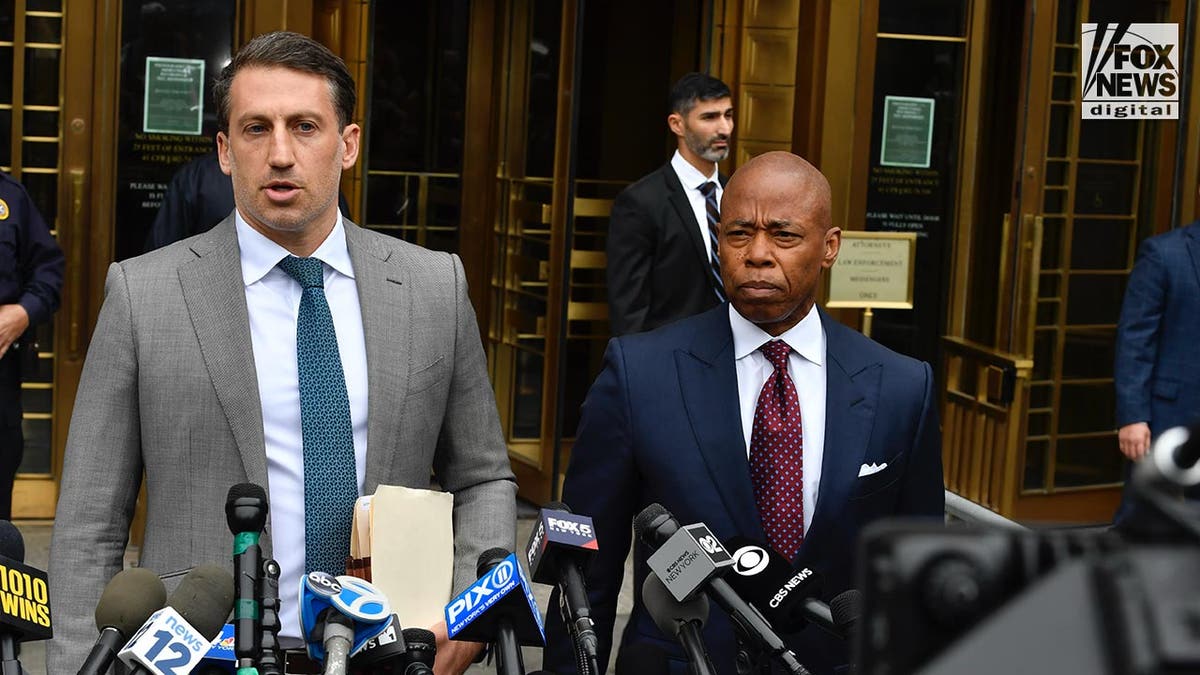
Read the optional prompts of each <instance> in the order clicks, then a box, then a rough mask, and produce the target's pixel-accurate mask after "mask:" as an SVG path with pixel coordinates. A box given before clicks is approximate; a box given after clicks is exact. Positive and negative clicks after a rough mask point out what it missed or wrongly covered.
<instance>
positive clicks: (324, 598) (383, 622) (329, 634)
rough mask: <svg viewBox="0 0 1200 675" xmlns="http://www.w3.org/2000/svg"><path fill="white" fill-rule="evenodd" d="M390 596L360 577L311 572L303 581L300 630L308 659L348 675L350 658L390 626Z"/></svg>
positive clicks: (328, 670) (327, 671)
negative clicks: (306, 648) (388, 597)
mask: <svg viewBox="0 0 1200 675" xmlns="http://www.w3.org/2000/svg"><path fill="white" fill-rule="evenodd" d="M391 619H392V609H391V606H390V605H389V604H388V599H387V596H385V595H384V594H383V593H381V592H380V591H379V589H378V588H375V586H373V585H371V583H370V582H368V581H364V580H362V579H359V578H357V577H352V576H349V575H342V576H339V577H334V576H333V575H331V574H326V573H325V572H309V573H308V574H307V575H305V576H304V578H302V579H301V580H300V630H301V631H302V632H303V634H304V641H305V643H306V644H307V646H308V656H309V658H312V659H313V660H315V661H321V662H323V663H324V664H325V672H326V673H345V672H346V670H347V662H348V660H349V658H350V656H352V655H354V654H356V653H357V652H358V651H359V650H360V649H362V648H363V647H365V646H366V644H367V642H368V641H370V639H371V638H373V637H376V636H377V635H379V634H380V633H382V632H383V631H385V630H386V629H387V627H388V626H389V625H390V624H391Z"/></svg>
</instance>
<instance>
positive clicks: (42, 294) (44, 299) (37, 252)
mask: <svg viewBox="0 0 1200 675" xmlns="http://www.w3.org/2000/svg"><path fill="white" fill-rule="evenodd" d="M21 215H22V216H23V219H22V223H21V228H22V232H21V237H20V240H19V241H20V246H21V250H20V252H19V254H18V258H19V260H20V265H21V279H22V283H23V287H22V289H21V296H20V298H19V299H18V300H17V302H18V304H20V305H21V306H22V307H24V308H25V312H26V313H27V314H29V325H30V326H36V325H37V324H40V323H45V322H46V321H49V320H50V318H51V317H52V316H53V315H54V312H55V311H56V310H58V304H59V299H60V294H61V292H62V284H63V252H62V249H60V248H59V247H58V242H56V241H54V237H52V236H50V228H48V227H46V221H45V220H44V219H43V218H42V214H41V213H40V212H39V211H38V210H37V207H36V206H34V204H33V200H32V199H30V198H29V193H27V192H25V189H24V188H21Z"/></svg>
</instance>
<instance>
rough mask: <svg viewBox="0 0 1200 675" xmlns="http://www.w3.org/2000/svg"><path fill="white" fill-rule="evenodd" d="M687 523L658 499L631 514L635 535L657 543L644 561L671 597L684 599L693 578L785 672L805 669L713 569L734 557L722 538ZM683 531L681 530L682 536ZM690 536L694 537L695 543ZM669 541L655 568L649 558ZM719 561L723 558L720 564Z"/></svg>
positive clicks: (802, 673) (800, 673)
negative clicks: (682, 526)
mask: <svg viewBox="0 0 1200 675" xmlns="http://www.w3.org/2000/svg"><path fill="white" fill-rule="evenodd" d="M689 528H692V529H690V530H689V529H688V528H681V527H680V526H679V521H678V520H675V516H672V515H671V513H670V512H669V511H667V510H666V509H665V508H663V506H662V505H661V504H658V503H654V504H651V505H650V506H647V507H646V508H645V509H643V510H642V512H641V513H639V514H638V515H637V517H636V518H634V519H633V529H634V531H635V532H637V535H638V537H639V538H641V540H642V541H643V542H645V543H646V544H647V545H648V546H650V547H651V548H654V549H659V550H656V551H655V553H654V555H652V556H651V557H650V559H648V560H647V562H648V563H650V569H651V570H653V571H654V573H655V575H657V576H658V577H659V579H662V580H663V584H664V585H666V587H667V590H669V591H671V595H672V596H674V597H675V599H677V600H680V601H683V600H686V599H688V596H689V595H690V593H688V592H687V591H688V590H689V588H691V587H692V585H693V584H694V588H692V592H693V593H694V592H695V591H696V590H703V591H704V592H705V593H706V594H708V597H709V598H710V599H711V600H712V601H713V602H715V603H717V605H718V606H719V607H720V608H721V609H723V610H725V612H726V613H728V614H729V618H730V619H732V620H733V622H734V625H736V626H737V627H738V630H739V631H740V632H741V634H742V636H743V637H744V638H745V639H746V640H748V641H750V642H751V643H752V644H753V645H754V647H755V648H757V649H758V650H759V651H761V652H763V653H766V654H768V655H769V656H771V657H773V658H775V659H777V660H778V661H779V662H780V663H782V664H783V665H784V667H785V668H786V669H787V670H788V672H790V673H793V674H794V675H807V673H808V670H807V669H805V668H804V666H802V665H800V662H799V661H798V660H797V659H796V655H795V654H793V653H792V652H791V651H790V650H788V648H787V646H786V645H785V644H784V643H783V640H781V639H780V638H779V635H777V634H776V633H775V631H774V630H772V629H771V626H770V624H768V623H767V621H766V619H764V618H763V616H762V614H760V613H759V612H758V611H757V610H756V609H754V608H753V607H751V606H750V605H748V604H747V603H746V601H745V600H743V599H742V598H741V597H740V596H738V594H737V593H735V592H734V590H733V589H732V588H731V587H730V586H729V584H728V583H727V582H726V581H725V580H724V579H722V578H721V577H719V576H716V572H715V570H713V569H711V568H715V567H717V566H718V565H719V566H721V567H726V566H729V565H731V564H732V563H733V559H732V557H730V555H729V552H728V551H726V550H725V547H724V546H723V545H722V544H721V542H720V541H718V540H717V538H716V537H714V536H712V534H711V532H709V530H708V528H707V527H705V526H703V525H701V528H702V529H701V528H697V527H695V526H689ZM704 532H709V533H708V534H707V535H704V536H701V537H699V538H697V535H698V534H701V533H704ZM681 533H683V536H680V535H681ZM688 542H692V544H694V546H693V545H692V544H689V543H688ZM668 543H671V547H670V548H669V549H668V554H667V555H665V556H660V557H659V559H658V567H659V569H656V565H655V563H654V562H653V560H654V558H655V556H658V555H659V553H662V550H661V549H662V548H663V547H665V546H666V545H667V544H668ZM721 561H725V562H724V563H723V564H721ZM664 563H665V564H664ZM660 569H662V570H664V573H665V574H666V577H664V573H660V571H659V570H660ZM668 577H670V578H668ZM672 586H674V588H672Z"/></svg>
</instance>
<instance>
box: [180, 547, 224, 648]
mask: <svg viewBox="0 0 1200 675" xmlns="http://www.w3.org/2000/svg"><path fill="white" fill-rule="evenodd" d="M167 604H168V605H170V606H172V607H174V608H175V611H177V612H179V614H180V615H182V616H183V618H184V619H186V620H187V622H188V623H190V624H192V627H193V628H195V629H196V630H198V631H200V634H201V635H203V636H204V637H206V638H208V639H209V640H211V639H213V638H215V637H216V636H217V633H220V632H221V628H222V627H224V625H225V619H227V618H228V617H229V613H230V612H231V611H233V575H231V574H230V573H229V572H226V571H225V569H224V568H222V567H219V566H217V565H200V566H199V567H197V568H195V569H193V570H192V571H191V572H188V573H187V576H185V577H184V578H183V581H181V582H179V587H178V588H176V589H175V592H174V593H172V594H171V597H170V598H169V599H168V600H167Z"/></svg>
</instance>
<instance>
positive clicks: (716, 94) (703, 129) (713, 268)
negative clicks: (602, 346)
mask: <svg viewBox="0 0 1200 675" xmlns="http://www.w3.org/2000/svg"><path fill="white" fill-rule="evenodd" d="M670 111H671V112H670V114H669V115H667V127H668V128H670V130H671V133H673V134H675V137H676V143H677V149H676V150H675V154H674V155H673V156H672V157H671V161H669V162H667V164H666V165H665V166H663V167H662V168H660V169H658V170H657V171H655V172H654V173H651V174H650V175H648V176H646V177H644V178H642V179H641V180H639V181H638V182H636V183H634V184H633V185H630V186H629V187H627V188H625V189H624V190H623V191H622V192H621V194H619V195H617V198H616V200H615V201H614V202H613V207H612V215H611V216H610V218H609V221H608V241H607V246H606V249H607V259H608V263H607V264H608V269H607V282H608V318H609V322H610V324H611V330H612V334H613V335H628V334H630V333H640V332H642V331H645V330H651V329H653V328H657V327H659V326H662V325H665V324H668V323H671V322H672V321H675V320H676V319H682V318H683V317H686V316H692V315H693V314H699V313H700V312H703V311H704V310H706V309H710V308H712V307H715V306H716V305H718V304H720V303H722V302H724V301H725V291H724V288H723V287H722V285H721V273H720V269H719V262H718V251H717V245H716V237H717V235H716V231H717V230H716V228H717V223H718V222H720V205H721V195H722V194H723V191H724V188H723V185H724V183H725V179H724V178H722V177H721V176H720V174H719V173H718V171H717V162H720V161H721V160H723V159H725V157H726V156H727V155H728V154H729V138H730V135H731V134H732V133H733V101H732V98H731V94H730V91H729V87H728V86H727V85H726V84H725V83H724V82H722V81H720V80H718V79H716V78H714V77H709V76H708V75H704V74H703V73H688V74H687V75H684V76H683V77H682V78H681V79H680V80H679V82H678V83H676V84H675V87H674V88H673V89H672V90H671V97H670Z"/></svg>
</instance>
